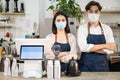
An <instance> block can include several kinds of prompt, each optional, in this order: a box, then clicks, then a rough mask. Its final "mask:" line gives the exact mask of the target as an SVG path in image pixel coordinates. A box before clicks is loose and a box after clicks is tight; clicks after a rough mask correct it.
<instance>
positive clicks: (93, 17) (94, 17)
mask: <svg viewBox="0 0 120 80" xmlns="http://www.w3.org/2000/svg"><path fill="white" fill-rule="evenodd" d="M99 17H100V14H90V13H89V14H88V19H89V20H90V21H91V22H96V21H97V20H99Z"/></svg>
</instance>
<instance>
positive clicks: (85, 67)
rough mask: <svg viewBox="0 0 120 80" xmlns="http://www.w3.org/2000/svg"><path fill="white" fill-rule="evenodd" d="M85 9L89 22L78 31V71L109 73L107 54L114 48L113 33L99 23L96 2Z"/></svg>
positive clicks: (99, 6)
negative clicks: (79, 56) (79, 55)
mask: <svg viewBox="0 0 120 80" xmlns="http://www.w3.org/2000/svg"><path fill="white" fill-rule="evenodd" d="M85 9H86V13H87V17H88V20H89V22H88V23H87V24H84V25H81V26H80V27H79V29H78V45H79V48H80V50H81V58H80V60H79V69H80V70H81V71H83V72H106V71H109V65H108V60H107V54H110V53H113V51H114V50H115V48H116V45H115V41H114V38H113V32H112V30H111V28H110V27H109V26H108V25H105V24H103V23H101V22H100V21H99V16H100V13H101V9H102V7H101V5H100V4H99V3H98V2H96V1H91V2H89V3H88V4H87V5H86V7H85Z"/></svg>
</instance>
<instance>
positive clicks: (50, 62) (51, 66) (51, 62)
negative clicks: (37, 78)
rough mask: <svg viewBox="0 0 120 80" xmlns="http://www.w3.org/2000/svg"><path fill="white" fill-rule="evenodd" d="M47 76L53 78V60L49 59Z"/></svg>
mask: <svg viewBox="0 0 120 80" xmlns="http://www.w3.org/2000/svg"><path fill="white" fill-rule="evenodd" d="M47 78H49V79H50V78H51V79H52V78H53V61H52V60H48V63H47Z"/></svg>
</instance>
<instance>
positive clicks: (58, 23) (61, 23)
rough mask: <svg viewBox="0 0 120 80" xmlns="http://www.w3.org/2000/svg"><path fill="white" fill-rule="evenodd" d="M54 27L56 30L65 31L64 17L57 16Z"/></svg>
mask: <svg viewBox="0 0 120 80" xmlns="http://www.w3.org/2000/svg"><path fill="white" fill-rule="evenodd" d="M55 25H56V27H57V29H58V30H62V29H65V27H66V25H67V23H66V19H65V17H64V16H63V15H59V16H57V17H56V20H55Z"/></svg>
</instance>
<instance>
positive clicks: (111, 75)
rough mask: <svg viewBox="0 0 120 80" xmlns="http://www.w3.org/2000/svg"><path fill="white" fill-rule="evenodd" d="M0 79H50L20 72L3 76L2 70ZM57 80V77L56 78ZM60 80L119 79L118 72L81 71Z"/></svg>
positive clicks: (119, 74)
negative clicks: (76, 74) (77, 74)
mask: <svg viewBox="0 0 120 80" xmlns="http://www.w3.org/2000/svg"><path fill="white" fill-rule="evenodd" d="M0 80H52V79H47V78H46V77H43V78H41V79H36V78H27V79H25V78H23V77H22V74H20V75H19V76H18V77H11V76H4V75H3V72H0ZM57 80H58V79H57ZM60 80H120V72H82V73H81V75H80V76H78V77H67V76H62V77H61V78H60Z"/></svg>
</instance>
